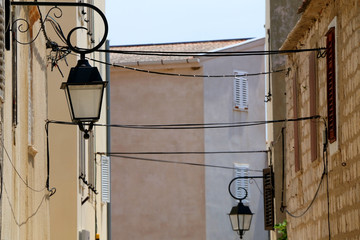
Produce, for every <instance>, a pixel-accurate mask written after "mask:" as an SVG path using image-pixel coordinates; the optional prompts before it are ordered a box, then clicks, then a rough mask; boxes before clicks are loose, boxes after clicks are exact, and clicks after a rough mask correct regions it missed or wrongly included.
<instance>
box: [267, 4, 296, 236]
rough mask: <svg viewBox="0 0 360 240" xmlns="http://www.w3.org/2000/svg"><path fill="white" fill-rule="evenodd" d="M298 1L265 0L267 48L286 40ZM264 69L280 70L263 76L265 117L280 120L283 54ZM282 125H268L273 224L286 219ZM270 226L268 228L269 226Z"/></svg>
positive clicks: (283, 100)
mask: <svg viewBox="0 0 360 240" xmlns="http://www.w3.org/2000/svg"><path fill="white" fill-rule="evenodd" d="M300 5H301V2H300V1H287V0H267V1H266V23H265V29H266V34H265V36H266V40H265V44H266V50H268V51H276V50H278V49H279V48H280V47H281V45H282V44H283V42H284V41H285V39H286V37H287V35H288V33H289V32H290V31H291V29H292V28H293V27H294V26H295V24H296V22H297V21H298V19H299V15H298V14H296V11H297V8H298V7H299V6H300ZM265 59H266V64H265V69H266V72H274V71H280V72H276V73H272V74H269V75H267V76H266V80H265V83H266V96H265V102H266V118H267V120H269V121H271V120H281V119H285V118H286V89H285V84H284V82H285V76H286V72H285V71H281V70H284V69H285V68H286V65H285V64H286V56H285V55H282V54H274V55H268V56H266V58H265ZM283 127H284V125H283V124H268V125H267V128H266V129H267V134H266V135H267V149H270V150H271V157H270V158H269V160H268V163H269V165H273V171H274V185H275V189H274V203H273V210H274V216H273V221H272V224H270V225H274V224H279V223H281V222H283V221H284V220H285V219H286V215H285V212H284V211H281V209H282V208H281V207H282V203H283V201H282V199H284V198H283V196H284V194H285V192H286V188H284V189H283V188H282V176H283V151H282V131H283V130H282V129H283ZM270 225H269V229H271V226H270ZM277 238H278V236H277V234H276V231H271V239H277Z"/></svg>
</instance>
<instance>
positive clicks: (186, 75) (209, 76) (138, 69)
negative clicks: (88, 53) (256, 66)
mask: <svg viewBox="0 0 360 240" xmlns="http://www.w3.org/2000/svg"><path fill="white" fill-rule="evenodd" d="M86 59H88V60H91V61H94V62H97V63H100V64H105V65H108V66H113V67H118V68H123V69H127V70H132V71H136V72H142V73H149V74H156V75H163V76H172V77H189V78H234V77H252V76H259V75H267V74H272V73H278V72H284V71H286V69H280V70H276V71H272V72H260V73H245V74H219V75H206V74H205V75H204V74H182V73H168V72H158V71H152V70H147V69H141V68H135V67H129V66H125V65H120V64H116V63H108V62H105V61H101V60H97V59H94V58H89V57H86Z"/></svg>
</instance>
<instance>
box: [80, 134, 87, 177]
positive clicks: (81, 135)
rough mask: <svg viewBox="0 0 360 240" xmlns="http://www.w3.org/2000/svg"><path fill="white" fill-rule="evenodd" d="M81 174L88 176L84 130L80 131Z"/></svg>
mask: <svg viewBox="0 0 360 240" xmlns="http://www.w3.org/2000/svg"><path fill="white" fill-rule="evenodd" d="M79 133H80V136H79V176H81V177H84V179H85V177H86V171H85V155H86V154H85V138H84V132H82V131H79Z"/></svg>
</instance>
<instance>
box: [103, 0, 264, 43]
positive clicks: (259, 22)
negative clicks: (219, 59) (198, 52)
mask: <svg viewBox="0 0 360 240" xmlns="http://www.w3.org/2000/svg"><path fill="white" fill-rule="evenodd" d="M106 17H107V19H108V21H109V36H108V39H109V40H110V45H112V46H114V45H127V44H150V43H167V42H186V41H201V40H218V39H232V38H248V37H263V36H265V30H264V24H265V0H106Z"/></svg>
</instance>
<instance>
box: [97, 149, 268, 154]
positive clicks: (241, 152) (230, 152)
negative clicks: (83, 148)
mask: <svg viewBox="0 0 360 240" xmlns="http://www.w3.org/2000/svg"><path fill="white" fill-rule="evenodd" d="M267 152H268V150H255V151H251V150H249V151H215V152H108V153H106V154H120V155H152V154H154V155H168V154H169V155H177V154H179V155H182V154H190V155H191V154H247V153H267ZM99 154H100V153H99ZM104 154H105V153H104Z"/></svg>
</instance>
